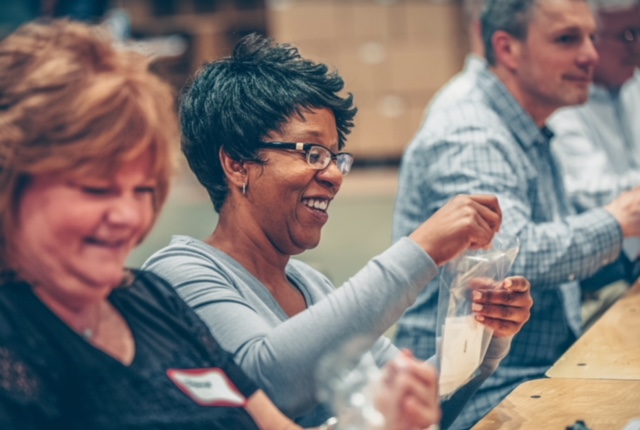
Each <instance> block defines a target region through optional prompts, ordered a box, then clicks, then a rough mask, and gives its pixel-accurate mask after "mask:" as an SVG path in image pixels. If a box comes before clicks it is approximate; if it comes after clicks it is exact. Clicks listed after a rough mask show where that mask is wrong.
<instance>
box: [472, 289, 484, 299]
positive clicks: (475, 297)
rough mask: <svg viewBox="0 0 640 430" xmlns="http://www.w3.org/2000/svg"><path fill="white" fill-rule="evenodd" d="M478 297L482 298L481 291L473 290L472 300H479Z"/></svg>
mask: <svg viewBox="0 0 640 430" xmlns="http://www.w3.org/2000/svg"><path fill="white" fill-rule="evenodd" d="M480 299H482V293H481V292H480V291H474V292H473V300H480Z"/></svg>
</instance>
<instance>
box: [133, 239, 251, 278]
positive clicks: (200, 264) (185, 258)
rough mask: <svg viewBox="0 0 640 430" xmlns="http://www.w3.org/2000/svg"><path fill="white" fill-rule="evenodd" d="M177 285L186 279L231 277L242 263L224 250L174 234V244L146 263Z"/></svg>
mask: <svg viewBox="0 0 640 430" xmlns="http://www.w3.org/2000/svg"><path fill="white" fill-rule="evenodd" d="M142 269H143V270H148V271H151V272H154V273H156V274H157V275H159V276H161V277H162V278H164V279H166V280H167V281H168V282H169V283H170V284H171V285H173V286H174V287H175V286H176V285H178V284H181V283H183V282H185V281H188V280H189V281H190V280H194V279H199V278H203V279H206V278H210V277H212V276H216V277H220V276H222V277H224V278H228V279H231V278H232V277H234V276H235V274H237V273H238V271H240V270H241V266H239V264H238V263H237V262H236V261H235V260H233V259H232V258H231V257H229V256H228V255H227V254H225V253H224V252H222V251H220V250H218V249H216V248H214V247H212V246H210V245H209V244H207V243H205V242H203V241H201V240H198V239H194V238H192V237H188V236H174V237H173V238H172V240H171V243H170V244H169V245H167V246H166V247H164V248H162V249H160V250H159V251H157V252H155V253H154V254H153V255H151V257H149V258H148V259H147V261H145V262H144V264H143V265H142Z"/></svg>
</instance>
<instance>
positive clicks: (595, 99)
mask: <svg viewBox="0 0 640 430" xmlns="http://www.w3.org/2000/svg"><path fill="white" fill-rule="evenodd" d="M592 4H593V6H594V10H595V12H596V21H597V24H598V36H597V39H596V42H595V47H596V49H597V51H598V55H599V56H600V61H599V62H598V64H597V65H596V67H595V69H594V74H593V84H592V85H591V90H590V95H589V100H588V101H587V102H586V103H585V104H584V105H581V106H575V107H570V108H564V109H561V110H559V111H558V112H557V113H556V114H555V115H553V116H552V117H551V119H550V120H549V127H550V128H551V129H552V130H553V132H554V138H553V143H552V148H553V151H554V152H555V153H556V154H557V156H558V159H559V160H560V163H561V164H562V167H563V169H564V178H565V184H566V188H567V193H568V194H569V197H570V199H571V201H572V203H573V204H574V206H575V207H576V209H577V210H578V212H583V211H585V210H588V209H591V208H594V207H599V206H603V205H605V204H608V203H609V202H611V201H612V200H613V199H614V198H615V197H617V196H618V195H619V194H620V193H622V192H624V191H627V190H630V189H632V188H634V187H637V186H638V185H640V113H639V112H640V71H639V70H638V68H637V64H640V62H639V61H640V1H638V0H595V1H593V2H592ZM624 250H625V257H626V258H627V259H628V260H630V261H634V260H636V259H637V256H638V253H639V251H640V239H638V238H630V239H626V240H625V244H624ZM599 284H600V282H599V281H598V279H597V278H594V279H592V280H590V281H588V282H586V283H583V295H584V300H583V321H584V324H585V325H586V326H589V325H590V324H591V323H592V322H593V321H594V320H596V319H597V318H598V317H599V316H600V315H601V314H602V313H603V312H604V311H605V310H606V309H607V308H608V307H609V306H610V305H611V304H612V303H613V302H614V301H615V300H616V299H617V298H619V297H620V296H621V295H622V294H624V292H625V291H626V290H627V287H628V283H627V282H624V281H622V282H616V283H614V284H612V285H610V286H609V287H606V288H600V289H597V290H594V287H597V286H598V285H599Z"/></svg>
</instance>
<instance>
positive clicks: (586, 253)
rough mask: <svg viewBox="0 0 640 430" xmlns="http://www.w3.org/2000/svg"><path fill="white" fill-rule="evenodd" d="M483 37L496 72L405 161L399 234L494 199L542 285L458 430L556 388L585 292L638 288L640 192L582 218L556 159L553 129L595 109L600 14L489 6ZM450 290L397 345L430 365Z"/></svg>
mask: <svg viewBox="0 0 640 430" xmlns="http://www.w3.org/2000/svg"><path fill="white" fill-rule="evenodd" d="M482 31H483V40H484V47H485V51H486V60H487V67H486V68H485V69H483V70H481V71H480V72H479V73H478V76H477V81H476V87H475V88H474V89H473V90H472V91H471V92H470V94H469V95H468V97H467V98H466V99H465V100H461V101H459V102H457V103H455V104H453V105H451V106H449V107H447V108H445V109H443V110H438V111H435V110H434V111H432V112H431V114H430V115H429V117H428V118H427V120H426V123H425V124H424V126H423V127H422V128H421V130H420V131H419V132H418V133H417V134H416V136H415V137H414V140H413V141H412V142H411V144H410V145H409V147H408V148H407V150H406V152H405V154H404V156H403V160H402V164H401V169H400V183H399V190H398V197H397V202H396V208H395V214H394V226H393V231H394V238H395V239H396V240H397V239H399V238H400V237H401V236H405V235H407V234H409V233H410V232H411V231H413V229H415V228H416V227H417V226H418V225H419V223H420V222H422V221H423V220H424V219H426V218H427V217H429V216H430V215H432V214H433V213H434V212H435V211H436V210H437V209H438V208H440V207H441V206H442V205H443V204H444V203H445V202H446V201H448V200H449V199H450V198H451V197H452V196H454V195H456V194H459V193H481V194H482V193H485V194H494V195H496V196H497V197H498V199H499V202H500V206H501V208H502V212H503V222H502V232H503V233H505V234H507V235H511V236H517V237H518V238H519V239H520V244H521V246H520V252H519V254H518V256H517V258H516V260H515V262H514V264H513V268H512V273H516V274H519V275H523V276H525V277H527V278H528V279H529V280H530V282H531V293H532V296H533V298H534V306H533V308H532V312H531V318H530V320H529V322H528V323H527V324H525V326H524V327H523V329H522V331H521V332H520V333H519V334H518V335H517V336H515V338H514V339H513V342H512V347H511V352H510V353H509V355H508V356H507V357H506V358H505V359H504V360H503V361H502V364H501V366H500V367H499V368H498V370H497V371H496V372H495V373H494V374H493V376H491V377H490V378H489V379H488V380H487V381H486V382H485V383H484V384H483V386H482V387H481V388H480V389H479V391H478V392H477V393H476V395H475V396H474V397H473V398H472V399H471V401H470V403H469V404H468V405H467V407H466V408H465V410H464V411H463V412H462V414H461V415H460V416H459V417H458V419H457V420H456V421H455V422H454V423H453V425H452V427H451V428H454V429H468V428H470V427H471V426H473V425H474V424H475V423H476V422H477V421H478V420H479V419H480V418H482V417H483V416H484V415H485V414H486V413H487V412H489V411H490V410H491V409H492V408H493V407H495V406H496V405H497V404H498V403H499V402H500V401H501V400H502V399H503V398H504V397H505V396H506V395H507V394H509V392H511V391H512V390H513V389H514V388H515V387H516V386H518V385H519V384H521V383H522V382H525V381H527V380H530V379H535V378H540V377H543V376H544V374H545V372H546V371H547V369H548V368H549V367H550V366H551V365H552V364H553V363H554V362H555V361H556V360H557V359H558V358H559V357H560V356H561V355H562V353H563V352H564V351H565V350H566V349H567V348H568V347H569V346H570V345H571V344H572V343H573V342H574V341H575V340H576V338H577V337H578V336H579V335H580V334H581V329H582V321H581V315H580V303H581V302H580V295H581V290H580V284H579V281H585V282H586V281H587V280H588V278H590V277H592V276H593V275H595V274H596V273H598V275H599V276H601V278H598V282H602V283H603V284H604V283H609V282H611V281H612V280H613V279H614V277H617V276H625V277H626V278H627V279H633V278H634V277H635V276H636V270H635V269H636V265H635V264H633V263H632V262H630V261H628V260H627V259H626V258H625V257H624V256H621V249H622V243H623V238H624V237H630V236H640V189H634V190H631V191H628V192H626V193H624V194H621V195H620V196H619V197H618V198H617V199H615V200H613V201H612V202H611V203H609V204H608V205H607V206H606V207H599V208H593V209H590V210H588V211H585V212H583V213H581V214H576V213H575V211H574V209H573V207H572V205H571V203H570V200H569V198H568V196H567V194H566V192H565V189H564V187H563V180H562V174H561V172H560V170H559V168H558V165H557V163H556V159H555V158H554V156H553V155H552V154H551V151H550V146H549V143H550V140H551V138H552V133H551V131H550V130H549V129H548V128H547V127H546V126H545V124H546V121H547V119H548V118H549V117H550V116H551V115H552V114H553V113H554V111H556V110H557V109H559V108H561V107H565V106H571V105H577V104H581V103H584V102H586V101H587V98H588V95H589V86H590V83H591V80H592V76H593V72H594V68H595V65H596V63H597V61H598V54H597V52H596V49H595V47H594V43H593V41H594V39H595V35H596V22H595V19H594V17H593V15H592V12H591V8H590V6H589V4H588V2H587V1H586V0H487V4H486V7H485V10H484V12H483V15H482ZM609 275H610V276H609ZM438 289H439V288H438V284H437V282H432V283H431V284H429V285H428V286H427V287H426V288H425V290H424V291H423V292H422V293H421V294H420V296H419V298H418V300H417V302H416V304H415V305H414V306H413V307H412V308H411V309H409V310H408V311H407V312H406V313H405V315H404V316H403V317H402V319H401V320H400V322H399V324H398V331H397V337H396V343H397V344H398V346H400V347H407V348H410V349H412V350H413V351H414V353H415V354H416V355H417V356H419V357H428V356H429V355H431V354H433V353H435V352H436V330H437V327H436V322H437V309H438Z"/></svg>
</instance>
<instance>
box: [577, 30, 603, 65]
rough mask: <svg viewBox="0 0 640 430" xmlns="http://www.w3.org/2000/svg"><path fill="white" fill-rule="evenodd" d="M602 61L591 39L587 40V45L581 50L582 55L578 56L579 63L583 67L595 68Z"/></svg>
mask: <svg viewBox="0 0 640 430" xmlns="http://www.w3.org/2000/svg"><path fill="white" fill-rule="evenodd" d="M599 60H600V55H599V54H598V50H597V49H596V46H595V44H594V43H593V40H591V38H589V37H587V38H585V43H584V44H583V46H582V49H581V50H580V55H579V56H578V62H579V64H580V65H581V66H587V67H593V66H595V65H596V64H598V61H599Z"/></svg>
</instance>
